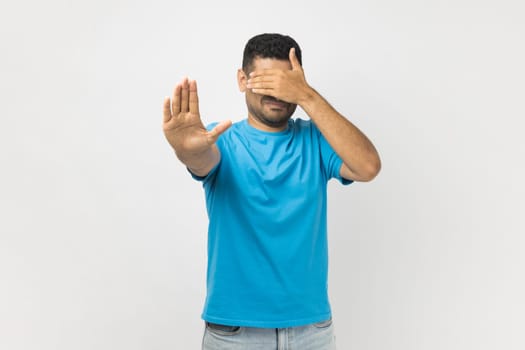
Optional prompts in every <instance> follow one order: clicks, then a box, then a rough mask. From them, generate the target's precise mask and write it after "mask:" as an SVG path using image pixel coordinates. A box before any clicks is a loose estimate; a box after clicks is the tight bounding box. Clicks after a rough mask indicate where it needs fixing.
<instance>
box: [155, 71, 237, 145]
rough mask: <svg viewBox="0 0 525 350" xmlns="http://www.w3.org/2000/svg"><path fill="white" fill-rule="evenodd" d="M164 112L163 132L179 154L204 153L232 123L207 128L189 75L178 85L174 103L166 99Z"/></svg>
mask: <svg viewBox="0 0 525 350" xmlns="http://www.w3.org/2000/svg"><path fill="white" fill-rule="evenodd" d="M163 114H164V119H163V130H164V135H165V136H166V139H167V140H168V142H169V143H170V145H171V146H172V147H173V149H174V150H175V152H177V153H185V154H199V153H203V152H205V151H207V150H208V149H209V148H210V147H211V146H212V145H213V144H214V143H215V142H216V141H217V138H218V137H219V136H220V135H221V134H222V133H223V132H224V131H226V129H228V128H229V127H230V126H231V121H224V122H221V123H219V124H218V125H217V126H216V127H215V128H213V129H212V130H211V131H208V130H206V128H205V127H204V125H203V123H202V120H201V117H200V113H199V97H198V95H197V82H196V81H195V80H192V81H189V80H188V79H187V78H185V79H183V81H182V82H181V83H179V84H177V85H176V86H175V89H174V90H173V96H172V100H171V103H170V98H169V97H166V98H165V99H164V113H163Z"/></svg>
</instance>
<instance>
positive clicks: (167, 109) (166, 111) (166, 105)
mask: <svg viewBox="0 0 525 350" xmlns="http://www.w3.org/2000/svg"><path fill="white" fill-rule="evenodd" d="M163 116H164V119H163V120H164V123H167V122H169V121H170V119H171V109H170V98H169V97H168V96H166V97H164V104H163Z"/></svg>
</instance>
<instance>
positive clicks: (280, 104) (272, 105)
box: [262, 99, 288, 109]
mask: <svg viewBox="0 0 525 350" xmlns="http://www.w3.org/2000/svg"><path fill="white" fill-rule="evenodd" d="M262 102H263V103H264V104H267V105H268V106H269V107H270V108H278V109H287V108H288V103H286V102H283V101H279V100H273V99H264V100H263V101H262Z"/></svg>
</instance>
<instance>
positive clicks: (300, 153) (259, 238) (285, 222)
mask: <svg viewBox="0 0 525 350" xmlns="http://www.w3.org/2000/svg"><path fill="white" fill-rule="evenodd" d="M214 125H215V124H212V125H210V126H209V127H208V128H209V129H211V128H213V126H214ZM217 146H218V148H219V150H220V152H221V160H220V162H219V164H217V166H216V167H215V168H213V169H212V170H211V171H210V173H209V174H208V175H207V176H205V177H198V176H195V175H193V177H194V178H195V179H197V180H200V181H203V186H204V189H205V194H206V206H207V211H208V217H209V227H208V270H207V296H206V302H205V305H204V311H203V313H202V318H203V319H204V320H206V321H209V322H213V323H220V324H225V325H235V326H247V327H268V328H284V327H293V326H300V325H305V324H309V323H313V322H319V321H322V320H325V319H328V318H329V317H330V316H331V310H330V304H329V301H328V287H327V277H328V276H327V275H328V246H327V234H326V185H327V182H328V180H329V179H331V178H336V179H338V180H339V181H340V182H341V183H343V184H350V183H351V182H352V181H351V180H347V179H343V178H342V177H341V176H340V174H339V172H340V168H341V164H342V161H341V159H340V158H339V156H338V155H337V154H336V153H335V152H334V150H333V149H332V147H330V145H329V144H328V142H327V141H326V140H325V138H324V137H323V136H322V134H321V133H320V132H319V130H318V129H317V127H316V126H315V124H314V123H313V122H311V121H306V120H302V119H296V120H293V119H290V121H289V123H288V128H287V129H286V130H285V131H282V132H265V131H261V130H258V129H255V128H253V127H252V126H251V125H250V124H249V123H248V121H247V119H245V120H243V121H240V122H237V123H234V124H233V125H232V126H231V127H230V128H229V129H228V130H227V131H226V132H225V133H224V134H223V135H221V136H220V137H219V139H218V141H217Z"/></svg>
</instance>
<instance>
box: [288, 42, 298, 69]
mask: <svg viewBox="0 0 525 350" xmlns="http://www.w3.org/2000/svg"><path fill="white" fill-rule="evenodd" d="M288 56H289V58H290V63H291V64H292V70H297V69H301V63H299V60H298V59H297V56H295V47H292V48H291V49H290V53H289V54H288Z"/></svg>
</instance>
